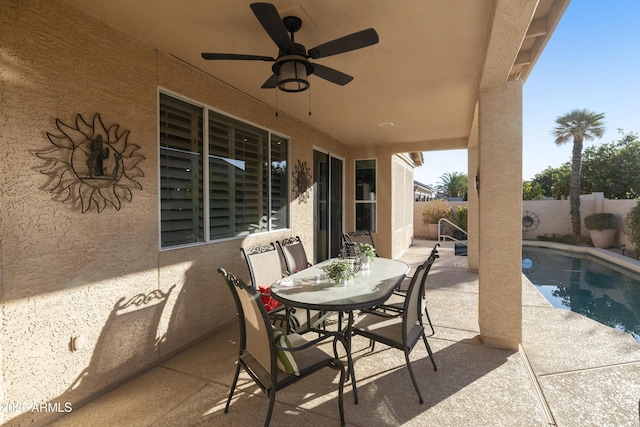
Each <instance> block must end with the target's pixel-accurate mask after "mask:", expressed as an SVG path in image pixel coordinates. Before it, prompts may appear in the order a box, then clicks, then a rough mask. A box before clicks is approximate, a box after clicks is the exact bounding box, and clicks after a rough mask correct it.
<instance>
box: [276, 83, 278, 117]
mask: <svg viewBox="0 0 640 427" xmlns="http://www.w3.org/2000/svg"><path fill="white" fill-rule="evenodd" d="M276 117H278V88H276Z"/></svg>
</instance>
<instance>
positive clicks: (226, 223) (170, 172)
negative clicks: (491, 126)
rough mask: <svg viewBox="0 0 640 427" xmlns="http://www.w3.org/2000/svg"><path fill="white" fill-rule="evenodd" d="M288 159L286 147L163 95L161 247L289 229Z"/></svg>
mask: <svg viewBox="0 0 640 427" xmlns="http://www.w3.org/2000/svg"><path fill="white" fill-rule="evenodd" d="M205 121H206V127H205V126H204V123H205ZM203 140H206V141H208V144H203ZM288 156H289V140H288V139H286V138H284V137H281V136H278V135H274V134H272V133H270V132H268V131H266V130H264V129H260V128H257V127H255V126H252V125H250V124H247V123H244V122H242V121H240V120H236V119H233V118H230V117H227V116H225V115H223V114H220V113H217V112H214V111H211V110H207V109H205V108H204V107H201V106H196V105H193V104H190V103H187V102H184V101H182V100H179V99H176V98H174V97H172V96H170V95H167V94H163V93H162V94H161V95H160V182H161V191H160V210H161V219H160V222H161V245H162V247H171V246H177V245H185V244H190V243H197V242H206V241H211V240H219V239H226V238H231V237H237V236H244V235H248V234H251V233H257V232H264V231H270V230H275V229H282V228H287V227H288V226H289V198H288V196H289V178H288V176H289V168H288V164H289V162H288ZM203 159H208V161H204V160H203ZM204 177H208V180H207V182H205V181H204ZM205 184H207V185H206V186H205ZM205 188H207V189H208V194H207V195H206V197H205V196H204V189H205ZM205 212H206V213H207V214H205Z"/></svg>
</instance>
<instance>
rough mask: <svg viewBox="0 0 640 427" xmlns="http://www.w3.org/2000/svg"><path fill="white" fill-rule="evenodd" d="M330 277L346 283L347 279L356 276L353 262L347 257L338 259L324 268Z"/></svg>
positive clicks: (335, 280)
mask: <svg viewBox="0 0 640 427" xmlns="http://www.w3.org/2000/svg"><path fill="white" fill-rule="evenodd" d="M323 270H324V272H325V273H327V276H328V277H329V279H331V280H333V281H334V282H337V283H340V284H344V283H345V282H346V281H347V280H349V279H352V278H353V277H355V273H354V272H353V268H352V267H351V263H350V262H349V260H346V259H336V260H334V261H332V262H331V264H329V265H328V266H326V267H324V268H323Z"/></svg>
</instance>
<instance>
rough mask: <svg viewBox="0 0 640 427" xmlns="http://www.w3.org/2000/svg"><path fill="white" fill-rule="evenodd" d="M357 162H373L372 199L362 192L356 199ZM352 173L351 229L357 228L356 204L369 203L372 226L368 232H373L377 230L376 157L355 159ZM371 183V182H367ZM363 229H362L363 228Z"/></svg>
mask: <svg viewBox="0 0 640 427" xmlns="http://www.w3.org/2000/svg"><path fill="white" fill-rule="evenodd" d="M358 162H373V174H374V179H373V183H372V184H373V185H372V187H373V190H374V191H373V194H374V195H375V196H374V198H373V199H370V198H366V197H365V196H364V194H363V198H362V199H358ZM353 175H354V180H353V182H354V193H353V200H354V210H353V223H354V224H353V229H354V230H358V231H359V229H358V214H357V213H358V205H370V206H371V209H372V213H373V216H374V219H373V222H372V225H373V227H372V228H371V229H369V231H370V232H372V233H375V232H377V230H378V159H377V158H375V157H371V158H363V159H355V160H354V161H353ZM369 185H371V184H369ZM363 230H364V229H363Z"/></svg>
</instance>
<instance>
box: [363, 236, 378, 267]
mask: <svg viewBox="0 0 640 427" xmlns="http://www.w3.org/2000/svg"><path fill="white" fill-rule="evenodd" d="M360 253H361V254H362V269H363V270H368V269H369V265H370V264H371V263H372V262H373V260H374V259H375V258H376V249H375V248H374V247H373V246H372V245H370V244H369V243H360Z"/></svg>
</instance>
